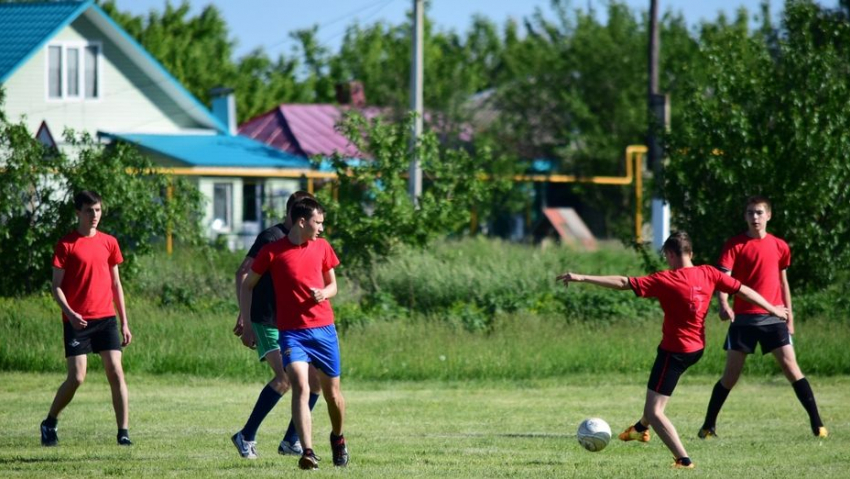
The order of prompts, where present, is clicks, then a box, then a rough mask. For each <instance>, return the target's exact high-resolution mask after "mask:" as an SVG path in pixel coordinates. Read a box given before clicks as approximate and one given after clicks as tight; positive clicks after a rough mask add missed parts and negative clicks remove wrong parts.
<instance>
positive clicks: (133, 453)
mask: <svg viewBox="0 0 850 479" xmlns="http://www.w3.org/2000/svg"><path fill="white" fill-rule="evenodd" d="M94 359H95V358H94V357H93V358H92V360H94ZM62 378H63V377H62V376H61V375H57V374H33V373H8V372H4V373H2V375H0V425H2V434H0V477H3V478H10V477H51V478H54V477H108V476H127V477H147V478H158V477H176V476H179V477H203V476H208V477H213V476H215V477H218V476H229V477H236V476H238V477H251V478H257V477H292V475H293V474H296V475H297V474H307V472H302V471H299V470H298V469H297V465H296V459H295V458H292V457H283V456H279V455H278V454H277V452H276V449H277V443H278V441H279V440H280V438H281V436H282V434H283V430H284V428H285V425H286V423H287V422H288V420H289V401H288V399H289V396H286V397H285V398H284V400H283V401H282V402H281V403H280V404H279V405H278V408H277V409H276V410H275V411H273V412H272V414H271V415H270V417H269V418H268V419H267V421H266V423H265V424H264V425H263V427H262V428H261V429H260V432H259V435H258V452H259V455H260V458H259V459H258V460H255V461H250V460H244V459H241V458H239V457H238V455H237V453H236V450H235V448H234V447H233V446H232V445H231V443H230V435H231V434H233V433H234V432H235V431H237V430H238V429H239V428H240V427H241V426H242V424H243V423H244V421H245V419H246V417H247V415H248V413H249V411H250V408H251V407H252V406H253V403H254V400H255V399H256V396H257V393H258V392H259V390H260V388H261V387H262V384H261V383H244V382H238V381H233V380H231V379H209V378H202V379H201V378H195V377H191V376H139V375H133V374H130V375H129V376H128V384H129V388H130V394H131V425H130V426H131V427H130V432H131V437H132V439H133V440H134V441H135V443H136V444H135V445H134V446H133V447H131V448H120V447H118V446H116V445H115V425H114V416H113V413H112V408H111V403H110V396H109V388H108V385H107V383H106V380H105V378H104V377H103V373H102V372H100V371H91V374H90V375H89V378H88V380H87V382H86V383H85V384H84V385H83V386H82V388H81V389H80V391H79V392H78V394H77V397H76V398H75V400H74V402H73V403H71V405H70V406H69V408H68V409H66V411H65V412H64V414H63V415H62V417H61V421H60V427H59V438H60V446H59V447H56V448H42V447H41V446H40V444H39V438H38V425H39V422H40V421H41V420H42V419H43V417H44V415H45V414H46V411H47V409H48V406H49V403H50V401H51V399H52V397H53V394H54V392H55V389H56V387H57V386H58V385H59V383H60V382H61V381H62ZM715 380H716V378H714V377H708V376H693V377H689V376H687V375H686V376H685V377H684V378H683V380H682V382H681V383H680V386H679V388H678V389H677V391H676V393H675V395H674V397H673V399H672V400H671V404H670V407H669V408H668V414H669V416H670V417H671V419H672V420H673V422H674V424H675V425H676V426H677V427H678V429H679V433H680V435H681V436H682V437H683V438H684V443H685V447H686V448H687V449H688V450H689V452H690V454H691V457H692V458H693V459H694V461H695V462H696V464H697V469H696V470H693V471H675V470H671V469H670V468H669V466H670V464H671V462H672V456H671V455H670V453H669V452H668V451H667V449H666V448H665V447H664V446H663V444H662V443H661V442H660V441H659V440H658V438H657V437H653V439H652V441H651V442H650V443H649V444H637V443H622V442H619V441H617V440H616V439H614V440H612V442H611V444H610V445H609V446H608V448H607V449H605V450H604V451H602V452H598V453H591V452H587V451H585V450H583V449H582V448H581V447H580V446H579V445H578V444H577V442H576V439H575V430H576V428H577V426H578V424H579V422H580V421H581V420H582V419H584V418H586V417H589V416H598V417H602V418H603V419H605V420H607V421H608V422H609V423H610V424H611V427H612V429H613V430H614V433H615V434H616V433H617V432H619V431H620V430H622V429H623V428H624V427H625V426H627V425H629V424H631V423H633V422H634V421H635V420H636V419H637V418H638V417H639V414H640V410H641V406H642V404H643V396H644V391H645V389H644V384H645V377H624V376H613V375H611V376H603V377H601V378H598V379H597V378H593V377H590V376H575V377H565V378H563V379H558V380H555V379H552V380H545V381H536V382H517V383H514V382H446V383H442V382H422V383H412V382H375V383H372V382H353V381H345V380H344V379H343V388H344V392H345V395H346V399H347V402H348V421H347V427H346V437H347V438H348V442H349V449H350V453H351V464H350V466H349V467H348V468H347V470H335V468H334V467H333V466H332V464H331V461H330V451H329V446H328V442H327V435H328V432H329V422H328V419H327V413H326V409H325V404H324V401H320V402H319V404H318V406H317V408H316V412H315V415H314V417H315V428H314V431H315V434H314V436H315V444H316V451H317V454H318V455H319V456H320V457H322V458H323V460H322V462H321V463H320V467H321V469H320V470H319V471H316V472H312V473H309V474H312V475H314V476H315V475H319V476H326V475H334V476H345V477H352V478H360V477H363V478H370V479H374V478H377V477H482V478H484V477H630V478H635V477H653V478H654V477H683V476H688V477H747V478H754V477H766V478H767V477H770V478H776V477H818V478H824V477H848V475H850V408H848V404H850V378H848V377H843V376H842V377H829V378H826V377H824V378H820V377H812V378H810V380H811V382H812V384H813V387H814V390H815V393H816V395H817V399H818V402H819V404H820V408H821V413H822V415H823V416H824V419H825V421H826V423H827V426H828V427H829V429H830V432H831V436H830V437H829V438H828V439H826V440H818V439H815V438H813V437H812V436H811V433H810V432H809V427H808V420H807V418H806V415H805V413H804V411H803V409H802V407H801V406H800V404H799V403H798V402H797V399H796V397H795V396H794V393H793V391H792V389H791V387H790V386H789V385H788V383H787V382H786V381H785V380H784V379H783V378H781V377H776V378H767V379H766V378H746V377H745V378H744V379H743V381H742V383H741V384H739V386H738V387H737V388H736V389H735V390H734V391H733V392H732V394H731V396H730V398H729V401H728V402H727V405H726V408H725V409H724V411H723V413H722V414H721V418H720V424H719V426H718V433H719V434H720V436H721V437H720V438H719V439H716V440H711V441H700V440H698V439H696V437H695V436H696V431H697V429H698V428H699V426H700V424H701V420H702V416H703V413H704V411H705V406H706V404H707V401H708V396H709V394H710V391H711V387H712V384H713V383H714V381H715Z"/></svg>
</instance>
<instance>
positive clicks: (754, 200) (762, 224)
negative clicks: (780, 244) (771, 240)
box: [744, 195, 772, 236]
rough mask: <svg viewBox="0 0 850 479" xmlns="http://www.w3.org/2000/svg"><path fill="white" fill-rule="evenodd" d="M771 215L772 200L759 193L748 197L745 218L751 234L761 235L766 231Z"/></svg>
mask: <svg viewBox="0 0 850 479" xmlns="http://www.w3.org/2000/svg"><path fill="white" fill-rule="evenodd" d="M771 216H772V214H771V206H770V200H768V199H767V198H765V197H764V196H758V195H756V196H750V197H749V198H747V204H746V207H745V208H744V220H745V221H746V222H747V226H749V232H750V234H753V235H758V236H761V234H762V233H764V232H765V231H766V228H767V222H768V221H770V218H771Z"/></svg>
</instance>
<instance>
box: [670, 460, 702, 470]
mask: <svg viewBox="0 0 850 479" xmlns="http://www.w3.org/2000/svg"><path fill="white" fill-rule="evenodd" d="M670 467H672V468H673V469H694V468H695V467H697V465H696V464H694V463H693V462H688V464H687V465H686V464H685V463H684V461H682V460H681V459H676V462H674V463H673V464H672V465H671V466H670Z"/></svg>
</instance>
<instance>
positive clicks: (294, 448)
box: [277, 439, 304, 456]
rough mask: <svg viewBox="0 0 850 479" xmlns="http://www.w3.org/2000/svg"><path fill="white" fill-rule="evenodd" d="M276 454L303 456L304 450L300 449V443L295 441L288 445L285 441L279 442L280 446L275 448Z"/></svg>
mask: <svg viewBox="0 0 850 479" xmlns="http://www.w3.org/2000/svg"><path fill="white" fill-rule="evenodd" d="M277 453H278V454H280V455H281V456H300V455H301V454H304V449H302V448H301V441H298V440H296V441H295V442H293V443H290V442H289V441H287V440H286V439H284V440H283V441H280V445H279V446H277Z"/></svg>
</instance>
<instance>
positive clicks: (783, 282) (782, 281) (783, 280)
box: [779, 269, 794, 334]
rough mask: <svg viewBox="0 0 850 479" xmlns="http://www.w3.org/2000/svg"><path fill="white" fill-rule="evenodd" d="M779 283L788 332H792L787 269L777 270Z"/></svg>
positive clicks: (792, 324) (792, 317)
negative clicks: (786, 312)
mask: <svg viewBox="0 0 850 479" xmlns="http://www.w3.org/2000/svg"><path fill="white" fill-rule="evenodd" d="M779 285H780V286H781V287H782V301H783V302H784V303H785V309H787V310H788V333H789V334H794V312H793V310H792V309H791V285H790V284H789V283H788V270H787V269H783V270H780V271H779Z"/></svg>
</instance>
